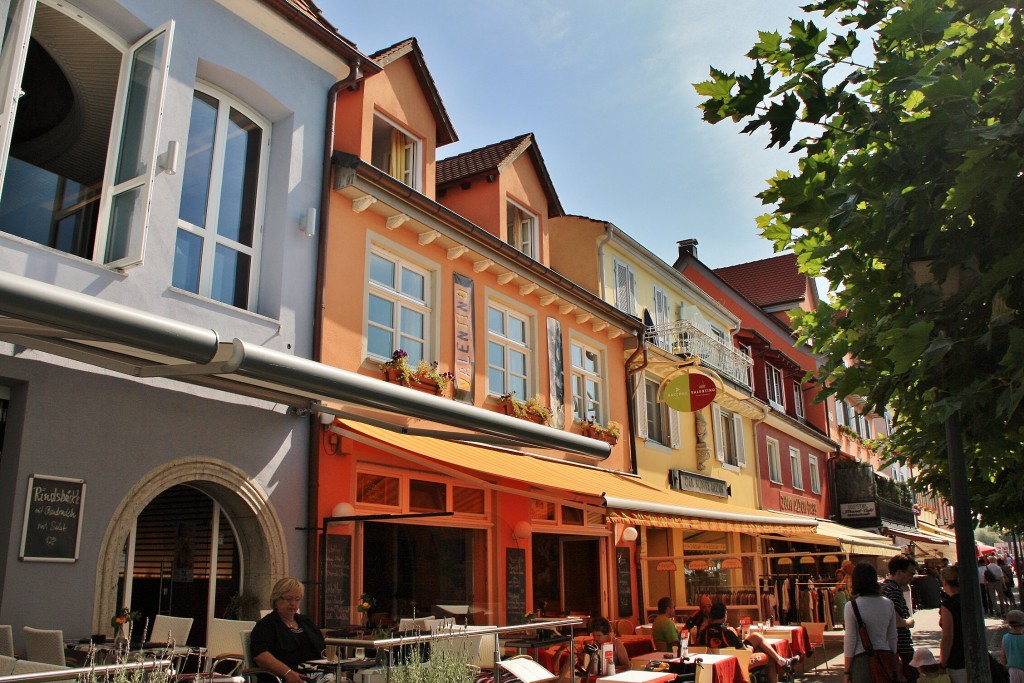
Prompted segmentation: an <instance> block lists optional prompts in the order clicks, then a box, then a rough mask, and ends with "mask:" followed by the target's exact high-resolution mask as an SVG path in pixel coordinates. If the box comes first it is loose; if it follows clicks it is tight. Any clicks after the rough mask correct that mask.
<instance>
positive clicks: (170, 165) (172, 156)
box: [157, 140, 178, 175]
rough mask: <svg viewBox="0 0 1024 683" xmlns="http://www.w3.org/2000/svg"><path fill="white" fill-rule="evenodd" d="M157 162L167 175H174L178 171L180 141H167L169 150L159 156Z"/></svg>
mask: <svg viewBox="0 0 1024 683" xmlns="http://www.w3.org/2000/svg"><path fill="white" fill-rule="evenodd" d="M157 164H158V165H159V166H160V168H162V169H163V170H164V171H166V172H167V175H174V174H175V173H177V172H178V141H177V140H170V141H168V142H167V151H166V152H164V153H163V154H161V155H160V156H159V157H157Z"/></svg>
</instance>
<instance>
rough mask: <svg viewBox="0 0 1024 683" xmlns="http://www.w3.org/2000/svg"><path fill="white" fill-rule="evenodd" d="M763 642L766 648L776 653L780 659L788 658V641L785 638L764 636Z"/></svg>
mask: <svg viewBox="0 0 1024 683" xmlns="http://www.w3.org/2000/svg"><path fill="white" fill-rule="evenodd" d="M764 642H765V644H767V645H768V647H770V648H771V649H773V650H775V651H776V652H778V653H779V656H780V657H787V658H788V657H789V652H790V647H789V640H787V639H786V638H772V637H771V636H766V637H765V639H764Z"/></svg>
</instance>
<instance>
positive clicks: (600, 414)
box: [569, 339, 607, 424]
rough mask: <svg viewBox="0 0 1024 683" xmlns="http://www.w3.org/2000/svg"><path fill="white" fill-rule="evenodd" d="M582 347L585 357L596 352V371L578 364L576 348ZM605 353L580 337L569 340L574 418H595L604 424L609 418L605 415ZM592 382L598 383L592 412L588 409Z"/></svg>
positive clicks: (582, 353) (580, 419)
mask: <svg viewBox="0 0 1024 683" xmlns="http://www.w3.org/2000/svg"><path fill="white" fill-rule="evenodd" d="M576 349H580V353H581V355H582V356H583V357H586V354H587V352H590V353H593V354H595V356H596V358H597V360H596V363H595V365H596V366H597V370H596V371H592V370H590V369H588V368H585V367H582V366H579V365H577V364H576V363H575V362H574V359H573V357H574V356H575V350H576ZM604 360H605V354H604V351H602V350H601V349H599V348H597V347H596V346H594V345H592V344H588V343H586V342H583V341H581V340H579V339H572V340H570V342H569V368H570V390H571V391H572V416H573V419H574V420H578V421H580V422H585V421H587V420H588V419H591V418H592V419H593V420H594V421H595V422H599V423H601V424H604V422H605V420H606V419H607V417H606V415H605V410H604V406H605V390H606V387H605V381H604V373H605V366H604ZM588 382H591V383H593V384H595V385H596V387H597V390H596V394H597V395H596V397H595V398H594V403H595V404H596V410H594V411H593V414H591V412H590V411H588V410H587V408H588V406H587V401H588V399H587V395H586V386H587V383H588Z"/></svg>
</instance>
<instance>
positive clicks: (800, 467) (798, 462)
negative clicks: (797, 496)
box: [789, 446, 804, 491]
mask: <svg viewBox="0 0 1024 683" xmlns="http://www.w3.org/2000/svg"><path fill="white" fill-rule="evenodd" d="M789 465H790V469H791V476H792V477H793V488H795V489H799V490H801V491H802V490H803V488H804V463H803V458H801V457H800V449H799V448H793V447H792V446H790V448H789Z"/></svg>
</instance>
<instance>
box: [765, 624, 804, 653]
mask: <svg viewBox="0 0 1024 683" xmlns="http://www.w3.org/2000/svg"><path fill="white" fill-rule="evenodd" d="M762 634H763V635H765V636H768V637H769V638H785V639H786V640H788V641H789V644H790V647H791V648H792V650H793V654H794V655H800V656H801V657H803V656H804V655H807V654H809V653H810V651H811V644H810V638H809V637H808V636H807V629H805V628H804V627H803V626H772V627H771V628H766V629H765V630H764V631H763V632H762Z"/></svg>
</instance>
